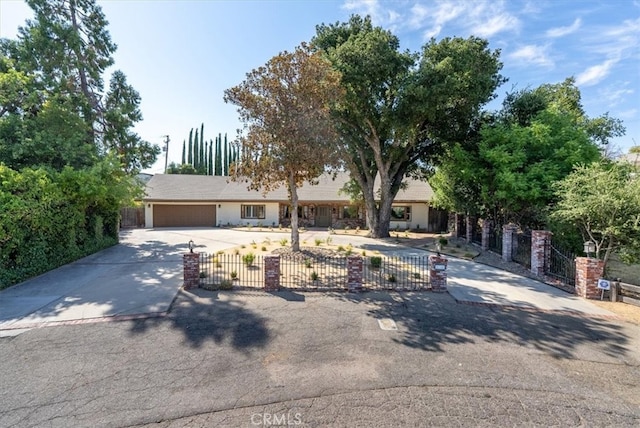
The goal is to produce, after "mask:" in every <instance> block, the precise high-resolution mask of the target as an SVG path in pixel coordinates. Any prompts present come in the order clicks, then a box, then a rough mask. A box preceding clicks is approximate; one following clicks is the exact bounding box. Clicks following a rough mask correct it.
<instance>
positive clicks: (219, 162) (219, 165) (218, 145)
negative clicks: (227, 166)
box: [215, 134, 222, 175]
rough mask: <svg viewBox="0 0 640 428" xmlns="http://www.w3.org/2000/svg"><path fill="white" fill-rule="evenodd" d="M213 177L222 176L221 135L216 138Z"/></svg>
mask: <svg viewBox="0 0 640 428" xmlns="http://www.w3.org/2000/svg"><path fill="white" fill-rule="evenodd" d="M215 175H222V134H218V136H217V137H216V163H215Z"/></svg>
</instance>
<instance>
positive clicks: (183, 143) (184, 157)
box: [182, 140, 187, 165]
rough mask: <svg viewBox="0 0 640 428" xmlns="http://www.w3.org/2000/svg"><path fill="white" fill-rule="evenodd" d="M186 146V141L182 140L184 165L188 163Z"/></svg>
mask: <svg viewBox="0 0 640 428" xmlns="http://www.w3.org/2000/svg"><path fill="white" fill-rule="evenodd" d="M186 145H187V142H186V140H182V165H184V164H185V163H187V159H186V152H185V149H186Z"/></svg>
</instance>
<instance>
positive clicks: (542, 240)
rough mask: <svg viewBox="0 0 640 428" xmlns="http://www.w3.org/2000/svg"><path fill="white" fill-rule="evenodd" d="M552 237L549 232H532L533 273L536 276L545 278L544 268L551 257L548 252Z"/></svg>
mask: <svg viewBox="0 0 640 428" xmlns="http://www.w3.org/2000/svg"><path fill="white" fill-rule="evenodd" d="M551 235H552V233H551V232H549V231H548V230H532V231H531V273H532V274H534V275H537V276H544V267H545V265H546V264H548V263H549V257H550V256H551V255H550V254H549V252H548V251H547V248H549V247H548V245H547V242H549V240H550V239H551Z"/></svg>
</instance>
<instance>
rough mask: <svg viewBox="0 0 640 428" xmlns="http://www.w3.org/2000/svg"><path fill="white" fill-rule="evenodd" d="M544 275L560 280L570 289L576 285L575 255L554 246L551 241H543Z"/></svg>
mask: <svg viewBox="0 0 640 428" xmlns="http://www.w3.org/2000/svg"><path fill="white" fill-rule="evenodd" d="M545 254H546V257H545V262H544V273H545V275H547V276H549V277H551V278H553V279H555V280H557V281H559V282H561V283H562V284H564V285H565V286H567V287H568V288H569V289H570V290H571V289H575V285H576V255H575V253H573V252H572V251H569V250H565V249H562V248H556V247H555V246H554V245H553V242H552V241H551V240H550V239H548V240H546V241H545Z"/></svg>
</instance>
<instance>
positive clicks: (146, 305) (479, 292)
mask: <svg viewBox="0 0 640 428" xmlns="http://www.w3.org/2000/svg"><path fill="white" fill-rule="evenodd" d="M267 237H268V238H269V239H271V240H272V241H279V240H280V239H282V238H289V234H288V233H284V232H277V231H273V232H258V231H237V230H229V229H210V228H202V229H194V228H175V229H134V230H126V231H123V232H122V233H121V238H120V241H121V242H120V244H118V245H116V246H114V247H111V248H108V249H106V250H104V251H101V252H99V253H96V254H93V255H91V256H88V257H85V258H83V259H81V260H78V261H76V262H73V263H70V264H68V265H65V266H62V267H60V268H58V269H55V270H53V271H51V272H48V273H45V274H43V275H41V276H39V277H36V278H33V279H30V280H28V281H26V282H24V283H22V284H18V285H16V286H14V287H11V288H9V289H6V290H4V291H2V292H0V336H1V335H10V334H18V333H19V332H21V331H23V330H24V329H29V328H34V327H39V326H44V325H55V324H60V323H75V322H78V323H80V322H84V321H98V320H105V319H106V320H109V319H134V318H148V317H154V316H160V315H164V314H166V312H167V311H168V310H169V308H170V306H171V303H172V302H173V300H174V298H175V296H176V294H177V293H178V290H179V289H180V287H181V285H182V254H183V253H185V252H186V251H188V242H189V240H193V241H194V243H195V247H196V251H199V252H207V253H214V252H216V251H218V250H225V249H228V248H231V247H235V246H238V245H241V244H249V243H251V242H252V241H256V242H261V241H263V240H265V239H266V238H267ZM327 237H328V232H327V231H323V230H315V231H314V230H311V231H307V232H305V233H303V234H301V240H307V241H309V242H311V241H313V240H314V239H315V238H321V239H326V238H327ZM332 239H333V242H334V243H335V244H337V245H339V244H342V245H347V244H351V245H353V246H354V247H356V248H359V249H365V250H367V251H374V250H376V251H380V252H381V253H383V254H387V255H397V256H399V255H405V256H407V255H412V256H415V255H426V254H428V253H426V252H425V251H423V250H420V249H415V248H408V247H406V246H402V245H398V244H396V243H394V242H393V241H391V240H373V239H369V238H366V237H364V236H355V235H333V236H332ZM449 292H450V294H451V295H452V296H453V297H454V298H455V299H456V300H457V301H458V302H461V303H474V304H478V303H480V304H487V305H500V306H511V307H514V306H515V307H522V308H527V309H534V310H535V309H537V310H546V311H568V312H576V313H582V314H587V315H596V316H613V314H612V313H610V312H608V311H605V310H603V309H600V308H598V307H596V306H595V305H593V304H591V303H589V302H587V301H584V300H582V299H578V298H576V297H574V296H571V295H568V294H566V293H564V292H562V291H559V290H556V289H554V288H552V287H550V286H547V285H545V284H542V283H540V282H538V281H534V280H531V279H527V278H523V277H520V276H518V275H514V274H510V273H508V272H504V271H501V270H499V269H495V268H491V267H488V266H483V265H479V264H477V263H473V262H470V261H466V260H459V259H452V260H450V264H449ZM3 330H4V331H5V332H4V333H3V332H2V331H3ZM7 330H10V332H7Z"/></svg>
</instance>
